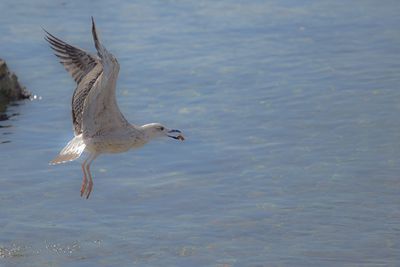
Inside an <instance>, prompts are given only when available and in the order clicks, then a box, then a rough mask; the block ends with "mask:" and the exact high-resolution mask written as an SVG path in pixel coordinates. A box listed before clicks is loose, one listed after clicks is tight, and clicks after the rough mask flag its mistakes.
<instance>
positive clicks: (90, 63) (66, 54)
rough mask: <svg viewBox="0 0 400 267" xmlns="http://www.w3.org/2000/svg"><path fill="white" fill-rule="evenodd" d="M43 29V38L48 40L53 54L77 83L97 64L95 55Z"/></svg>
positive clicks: (97, 60)
mask: <svg viewBox="0 0 400 267" xmlns="http://www.w3.org/2000/svg"><path fill="white" fill-rule="evenodd" d="M44 31H45V32H46V37H45V40H46V41H47V42H49V44H50V47H51V48H52V49H53V50H54V52H55V53H54V54H55V55H56V56H57V57H58V58H59V59H60V63H61V64H62V65H64V68H65V69H66V70H67V71H68V72H69V73H70V74H71V76H72V78H74V80H75V82H76V83H77V84H79V83H80V82H81V81H82V79H83V78H84V77H85V76H86V75H87V74H88V73H89V72H90V71H91V70H93V68H94V67H96V65H97V64H99V59H98V58H97V57H96V56H93V55H91V54H89V53H87V52H85V51H84V50H82V49H79V48H77V47H75V46H72V45H69V44H67V43H65V42H64V41H62V40H60V39H58V38H57V37H55V36H54V35H52V34H50V33H49V32H48V31H46V30H44Z"/></svg>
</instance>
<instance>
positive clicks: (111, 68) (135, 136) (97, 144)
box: [45, 18, 183, 198]
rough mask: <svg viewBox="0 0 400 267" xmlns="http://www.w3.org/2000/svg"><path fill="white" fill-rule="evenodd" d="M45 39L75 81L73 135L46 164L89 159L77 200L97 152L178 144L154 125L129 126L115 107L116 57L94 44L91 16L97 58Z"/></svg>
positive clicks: (88, 187) (87, 186)
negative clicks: (164, 140) (161, 140)
mask: <svg viewBox="0 0 400 267" xmlns="http://www.w3.org/2000/svg"><path fill="white" fill-rule="evenodd" d="M46 34H47V35H46V37H45V39H46V40H47V41H48V42H49V44H50V47H51V48H52V49H53V50H54V51H55V55H56V56H57V57H58V58H59V59H60V63H61V64H63V65H64V67H65V69H66V70H67V71H68V72H69V73H70V74H71V76H72V77H73V78H74V80H75V82H76V83H77V87H76V89H75V91H74V94H73V96H72V124H73V127H74V134H75V137H74V138H73V139H72V140H71V141H70V142H69V143H68V144H67V146H66V147H64V149H63V150H61V152H60V154H59V155H58V156H57V157H56V158H55V159H53V160H52V161H51V162H50V163H51V164H58V163H64V162H67V161H71V160H75V159H77V158H79V157H80V155H81V154H82V152H83V151H87V152H88V153H89V156H88V157H87V158H86V159H85V160H84V162H83V164H82V170H83V182H82V187H81V196H83V195H85V196H86V198H89V195H90V193H91V191H92V187H93V180H92V175H91V173H90V164H91V163H92V162H93V160H94V159H95V158H96V157H97V156H98V155H100V154H102V153H120V152H125V151H128V150H129V149H132V148H138V147H141V146H143V145H144V144H146V143H147V142H148V141H150V140H151V139H153V138H155V137H158V136H169V137H172V138H174V139H179V140H183V136H182V135H180V134H179V135H178V136H174V135H170V134H172V133H180V131H178V130H168V129H167V128H165V127H164V126H162V125H161V124H159V123H152V124H146V125H143V126H136V125H133V124H130V123H129V122H128V121H127V120H126V119H125V117H124V116H123V114H122V113H121V111H120V110H119V108H118V105H117V101H116V97H115V90H116V82H117V79H118V73H119V64H118V61H117V59H116V58H115V57H114V56H113V55H112V54H111V53H109V52H108V51H107V50H106V48H105V47H104V46H103V45H102V44H101V43H100V41H99V38H98V36H97V32H96V27H95V23H94V20H93V18H92V34H93V40H94V43H95V47H96V50H97V55H93V54H89V53H87V52H85V51H83V50H82V49H80V48H77V47H75V46H72V45H69V44H67V43H65V42H64V41H62V40H60V39H59V38H57V37H55V36H54V35H52V34H50V33H48V32H47V31H46Z"/></svg>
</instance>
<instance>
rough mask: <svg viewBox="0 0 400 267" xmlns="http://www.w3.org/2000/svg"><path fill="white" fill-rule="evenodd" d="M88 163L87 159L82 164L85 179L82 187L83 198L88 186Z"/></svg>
mask: <svg viewBox="0 0 400 267" xmlns="http://www.w3.org/2000/svg"><path fill="white" fill-rule="evenodd" d="M86 161H87V159H85V161H84V162H83V163H82V172H83V179H82V186H81V197H82V196H83V194H84V193H85V191H86V186H87V176H86V166H85V165H86Z"/></svg>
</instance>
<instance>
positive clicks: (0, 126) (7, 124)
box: [0, 102, 20, 144]
mask: <svg viewBox="0 0 400 267" xmlns="http://www.w3.org/2000/svg"><path fill="white" fill-rule="evenodd" d="M19 105H20V103H19V102H12V103H10V104H9V105H8V106H10V107H11V109H12V107H18V106H19ZM19 115H20V114H19V113H18V112H12V111H10V110H7V105H6V104H5V102H2V103H1V104H0V134H1V137H0V144H7V143H10V142H11V140H9V138H8V136H9V135H11V134H12V133H13V132H12V131H11V130H10V128H12V124H11V121H10V120H11V119H12V118H13V117H17V116H19Z"/></svg>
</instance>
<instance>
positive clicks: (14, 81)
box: [0, 58, 31, 104]
mask: <svg viewBox="0 0 400 267" xmlns="http://www.w3.org/2000/svg"><path fill="white" fill-rule="evenodd" d="M30 96H31V94H30V93H29V92H28V91H27V90H26V88H25V87H23V86H21V85H20V84H19V82H18V78H17V76H16V75H15V74H14V73H12V72H10V71H9V70H8V67H7V64H6V62H5V61H4V60H2V59H1V58H0V102H1V103H3V104H7V103H8V102H10V101H15V100H20V99H26V98H29V97H30Z"/></svg>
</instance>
